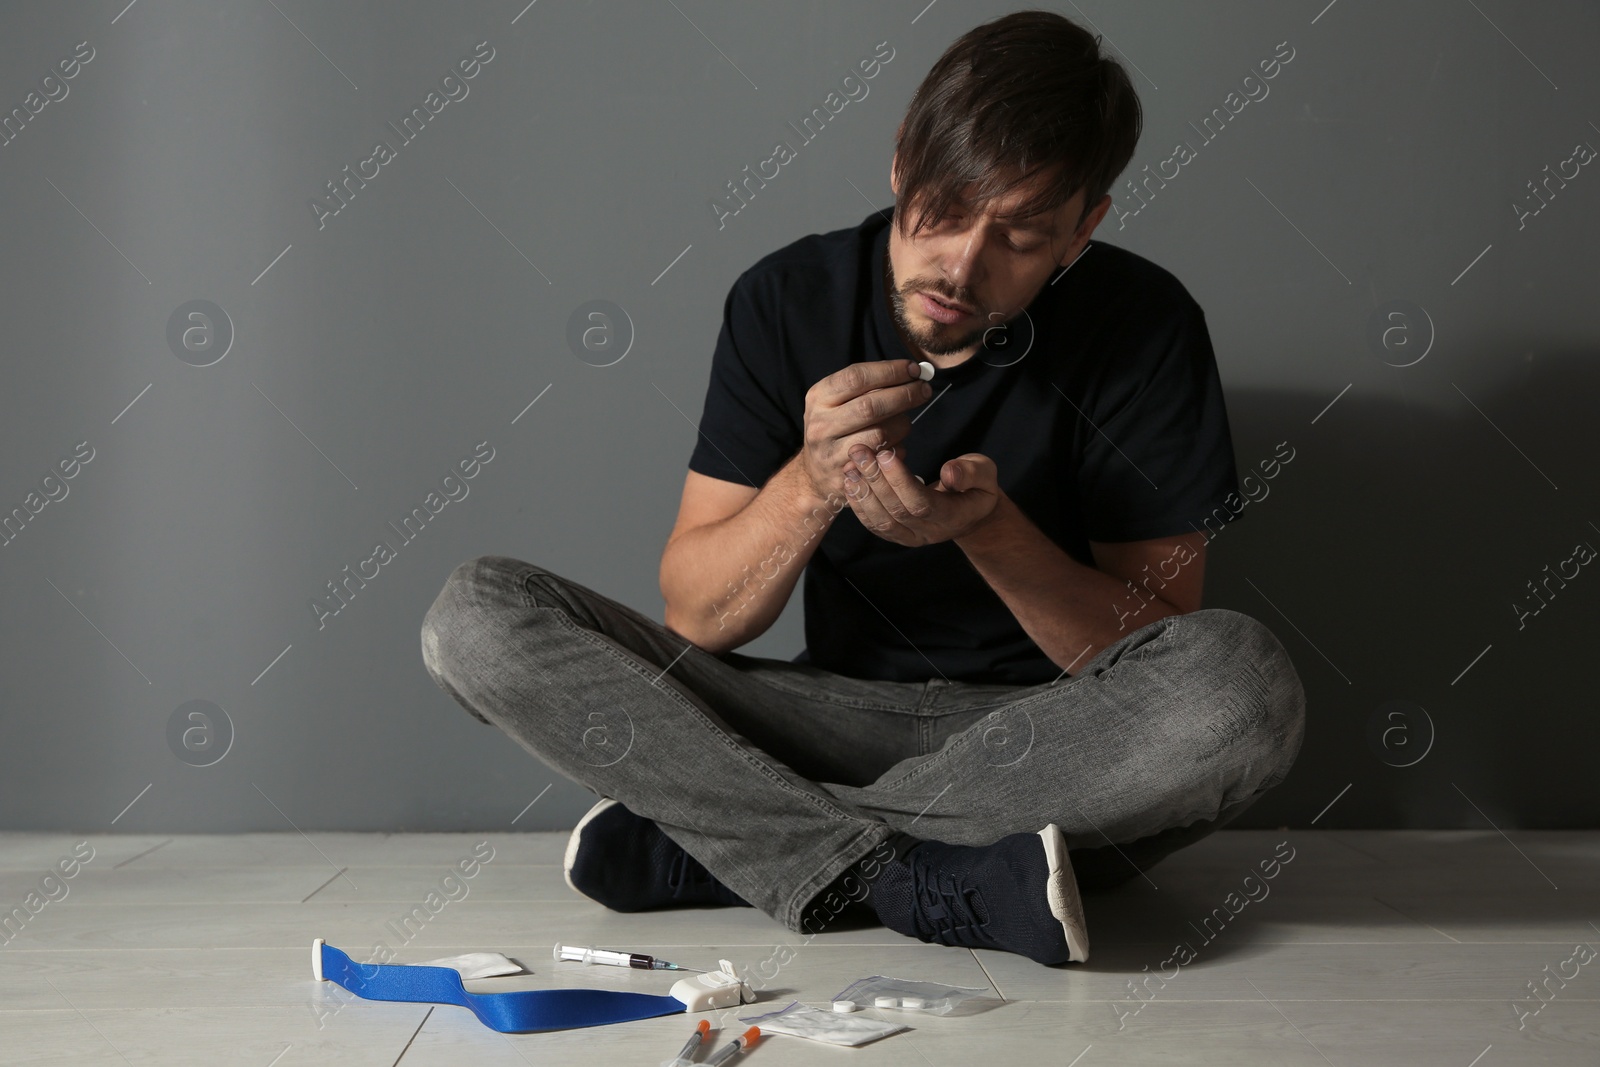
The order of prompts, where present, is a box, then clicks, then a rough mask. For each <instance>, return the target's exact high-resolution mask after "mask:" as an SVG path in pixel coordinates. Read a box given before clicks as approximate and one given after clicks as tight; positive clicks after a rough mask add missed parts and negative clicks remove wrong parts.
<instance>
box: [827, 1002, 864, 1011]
mask: <svg viewBox="0 0 1600 1067" xmlns="http://www.w3.org/2000/svg"><path fill="white" fill-rule="evenodd" d="M860 1006H861V1005H859V1004H857V1003H856V1002H855V1001H853V1000H836V1001H834V1002H833V1010H834V1011H855V1010H856V1009H857V1008H859V1007H860Z"/></svg>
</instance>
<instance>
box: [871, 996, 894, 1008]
mask: <svg viewBox="0 0 1600 1067" xmlns="http://www.w3.org/2000/svg"><path fill="white" fill-rule="evenodd" d="M872 1006H873V1007H874V1008H898V1007H899V1006H900V998H899V997H873V998H872Z"/></svg>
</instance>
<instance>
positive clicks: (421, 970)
mask: <svg viewBox="0 0 1600 1067" xmlns="http://www.w3.org/2000/svg"><path fill="white" fill-rule="evenodd" d="M322 976H323V977H324V978H326V979H328V980H329V981H330V982H337V983H338V984H339V985H341V986H343V987H344V988H345V989H348V990H349V991H350V992H352V993H354V994H355V995H356V996H358V997H361V998H363V999H365V1000H404V1001H421V1002H423V1003H434V1004H457V1005H460V1006H461V1007H463V1008H469V1009H471V1011H472V1013H473V1014H474V1015H476V1016H477V1017H478V1018H479V1020H481V1021H482V1022H483V1025H485V1026H487V1027H489V1029H491V1030H498V1031H499V1032H500V1033H502V1034H518V1033H526V1032H528V1031H530V1030H567V1029H573V1028H576V1027H581V1026H603V1025H605V1024H606V1023H625V1022H632V1021H633V1020H634V1019H652V1018H655V1017H656V1016H657V1015H671V1014H673V1013H674V1012H680V1011H684V1010H686V1009H687V1007H688V1006H687V1005H686V1004H684V1002H683V1001H681V1000H679V999H678V998H677V997H663V996H656V995H653V994H650V993H627V992H623V991H620V990H612V989H520V990H516V991H514V992H510V993H469V992H467V989H466V987H465V986H464V985H462V984H461V972H460V971H457V970H454V969H453V968H450V967H414V966H405V965H401V964H384V963H356V962H355V961H354V960H352V959H351V958H350V957H349V956H347V955H345V954H344V953H343V952H340V951H339V950H338V949H336V948H334V947H333V946H332V945H329V944H326V943H324V944H323V945H322Z"/></svg>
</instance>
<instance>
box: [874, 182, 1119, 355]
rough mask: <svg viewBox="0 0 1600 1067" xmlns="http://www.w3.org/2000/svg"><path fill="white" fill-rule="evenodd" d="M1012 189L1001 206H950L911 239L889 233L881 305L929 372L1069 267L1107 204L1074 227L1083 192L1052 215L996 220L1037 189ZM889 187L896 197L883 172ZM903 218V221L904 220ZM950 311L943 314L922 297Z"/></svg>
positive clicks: (974, 344) (973, 345) (972, 346)
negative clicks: (885, 300)
mask: <svg viewBox="0 0 1600 1067" xmlns="http://www.w3.org/2000/svg"><path fill="white" fill-rule="evenodd" d="M1045 180H1048V176H1041V177H1039V178H1036V179H1035V182H1034V183H1030V185H1028V186H1024V187H1023V188H1021V189H1017V190H1014V191H1013V192H1012V193H1010V194H1008V195H1007V197H1006V198H1005V199H1003V200H999V201H995V202H992V203H990V204H986V205H984V210H983V211H982V212H974V211H973V210H972V208H971V206H970V205H969V204H966V203H962V202H957V203H955V204H953V205H951V207H950V210H949V211H948V212H947V213H946V215H945V217H944V218H943V219H936V220H933V221H931V222H930V223H929V224H928V225H927V226H926V227H924V228H923V230H922V231H921V232H920V233H918V234H917V235H915V236H914V237H902V236H901V234H900V230H899V227H898V226H890V227H889V271H890V277H889V278H888V279H887V282H888V284H887V286H886V288H887V289H888V293H889V304H890V308H891V311H892V312H893V315H894V319H895V322H896V324H897V325H898V326H899V327H900V332H901V333H902V334H904V335H905V336H906V337H907V338H908V339H909V340H910V341H911V342H912V344H914V345H915V346H916V347H917V348H920V349H921V350H922V352H923V353H924V354H926V355H927V356H929V357H930V358H931V357H947V358H938V359H933V360H932V361H933V362H934V363H935V365H937V366H942V367H951V366H955V365H956V364H957V363H960V362H963V361H964V359H965V358H966V357H968V356H971V355H972V354H973V353H974V352H976V351H977V349H978V347H979V345H980V344H981V343H982V340H983V336H984V332H985V331H986V330H989V329H992V328H994V327H997V326H1001V325H1004V324H1005V323H1007V322H1009V321H1010V320H1012V319H1014V318H1016V317H1017V316H1018V315H1019V314H1021V313H1022V309H1023V308H1025V307H1027V306H1028V305H1029V304H1030V303H1032V302H1033V298H1034V297H1035V296H1037V295H1038V293H1039V290H1040V289H1042V288H1043V287H1044V285H1045V283H1046V282H1047V281H1049V279H1050V277H1051V276H1052V275H1053V274H1054V273H1055V272H1056V271H1057V270H1058V269H1059V268H1061V267H1064V266H1066V265H1067V264H1069V263H1071V262H1072V261H1073V260H1074V259H1075V258H1076V257H1077V255H1078V253H1079V252H1080V251H1082V249H1083V246H1084V245H1085V244H1087V243H1088V241H1089V237H1090V235H1091V234H1092V233H1093V232H1094V228H1095V226H1097V225H1098V224H1099V222H1100V219H1101V218H1103V217H1104V216H1105V213H1106V210H1107V209H1108V208H1109V207H1110V206H1111V198H1110V197H1109V196H1107V197H1104V198H1102V200H1101V202H1100V203H1099V204H1098V205H1096V208H1095V210H1094V211H1092V212H1090V213H1089V216H1088V217H1087V218H1085V219H1084V220H1083V223H1082V225H1080V226H1078V227H1077V228H1076V229H1074V228H1073V224H1074V223H1076V222H1077V220H1078V216H1079V213H1080V212H1081V211H1082V209H1083V200H1084V193H1083V190H1081V189H1080V190H1079V191H1078V192H1077V193H1075V194H1074V195H1073V197H1072V199H1071V200H1069V201H1067V203H1065V204H1063V205H1062V206H1061V207H1059V208H1057V209H1056V210H1055V211H1053V212H1047V213H1045V214H1041V215H1036V216H1033V217H1031V218H1022V219H1011V220H1008V221H1007V220H1002V219H1000V218H999V216H1001V215H1004V214H1005V213H1006V212H1007V211H1010V210H1012V209H1014V208H1015V207H1017V206H1019V205H1021V204H1022V203H1024V202H1025V201H1026V200H1027V199H1028V197H1029V194H1031V193H1033V192H1034V191H1035V190H1036V189H1037V188H1038V187H1039V183H1041V182H1043V181H1045ZM889 184H890V186H891V188H893V189H894V192H895V195H896V196H898V195H899V193H900V183H899V178H898V176H897V174H896V173H895V171H894V169H893V168H892V167H891V169H890V174H889ZM909 218H910V216H909V215H908V222H909ZM930 294H931V295H932V296H933V297H936V298H937V299H938V300H940V301H945V302H947V303H949V304H952V305H955V306H957V307H959V308H961V309H963V312H960V313H958V312H951V311H949V310H947V309H944V308H941V307H940V306H939V305H938V304H937V303H929V295H930Z"/></svg>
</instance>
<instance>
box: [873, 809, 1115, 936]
mask: <svg viewBox="0 0 1600 1067" xmlns="http://www.w3.org/2000/svg"><path fill="white" fill-rule="evenodd" d="M868 900H869V902H870V903H871V904H872V905H873V908H874V910H875V911H877V913H878V918H879V919H880V920H881V921H882V922H883V925H885V926H887V927H888V928H889V929H891V930H894V931H896V932H897V933H902V934H905V935H907V936H908V937H914V938H916V939H917V940H919V941H927V942H930V943H933V944H938V945H960V946H963V947H965V948H993V949H1000V950H1002V951H1005V952H1015V953H1017V954H1018V955H1020V956H1026V957H1028V958H1029V959H1031V960H1033V961H1034V962H1036V963H1043V964H1047V965H1048V964H1057V963H1082V962H1084V961H1085V960H1087V959H1088V958H1089V931H1088V927H1087V925H1086V924H1085V922H1084V918H1083V902H1082V901H1081V900H1079V898H1078V881H1077V879H1076V878H1075V877H1074V876H1073V873H1072V864H1071V863H1070V862H1069V860H1068V859H1067V842H1066V838H1065V837H1064V836H1062V833H1061V830H1060V829H1059V828H1058V827H1057V826H1056V824H1055V823H1051V824H1050V825H1049V826H1046V827H1045V828H1044V829H1043V830H1040V831H1039V832H1038V833H1036V834H1011V835H1010V836H1008V837H1002V838H1001V839H1000V840H998V841H996V842H995V843H994V844H992V845H946V844H943V843H942V842H939V841H921V842H917V843H916V844H915V845H914V846H912V847H911V848H909V849H908V850H907V851H906V852H905V853H904V854H903V855H902V856H901V857H900V858H899V859H897V860H895V861H893V862H890V863H888V864H885V865H884V869H883V873H882V874H881V875H879V877H878V879H877V881H876V882H875V883H874V884H873V886H872V894H871V896H870V897H868Z"/></svg>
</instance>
